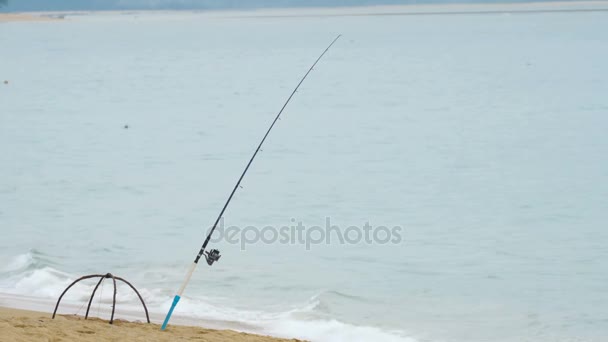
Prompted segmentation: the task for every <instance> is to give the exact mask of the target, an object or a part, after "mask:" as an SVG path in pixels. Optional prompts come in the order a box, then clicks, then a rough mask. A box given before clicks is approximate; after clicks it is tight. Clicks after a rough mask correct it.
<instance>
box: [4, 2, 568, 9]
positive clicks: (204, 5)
mask: <svg viewBox="0 0 608 342" xmlns="http://www.w3.org/2000/svg"><path fill="white" fill-rule="evenodd" d="M535 1H548V0H535ZM573 1H576V0H573ZM467 2H478V3H488V2H529V1H528V0H479V1H476V0H470V1H467V0H0V6H2V7H0V10H2V11H52V10H57V11H65V10H96V9H97V10H111V9H219V8H263V7H311V6H362V5H388V4H416V3H417V4H423V3H467ZM3 4H4V5H3Z"/></svg>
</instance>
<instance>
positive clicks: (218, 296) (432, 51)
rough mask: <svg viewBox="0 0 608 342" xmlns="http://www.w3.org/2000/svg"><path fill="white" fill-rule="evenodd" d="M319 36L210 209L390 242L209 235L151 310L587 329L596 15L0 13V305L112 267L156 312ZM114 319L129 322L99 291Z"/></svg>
mask: <svg viewBox="0 0 608 342" xmlns="http://www.w3.org/2000/svg"><path fill="white" fill-rule="evenodd" d="M337 34H343V36H342V37H341V38H340V40H338V41H337V42H336V44H335V45H334V46H333V47H332V49H331V50H329V52H328V53H327V55H326V56H325V57H324V59H323V60H321V62H320V63H319V65H318V66H317V67H316V68H315V70H313V71H312V73H311V74H310V75H309V78H308V79H307V80H306V81H305V82H304V84H303V85H302V87H301V88H300V90H299V91H298V92H297V93H296V94H295V96H294V98H293V99H292V101H291V103H290V104H289V106H288V107H287V108H286V110H285V112H284V114H283V116H282V119H281V120H280V121H278V122H277V125H276V126H275V128H274V130H273V131H272V132H271V134H270V136H269V137H268V139H267V140H266V143H265V144H264V146H263V148H262V151H261V152H260V154H259V155H258V156H257V159H256V160H255V161H254V163H253V165H252V166H251V169H250V171H249V173H248V174H247V175H246V176H245V178H244V180H243V183H242V188H239V189H238V191H237V192H236V194H235V197H234V199H233V201H232V203H231V204H230V206H229V207H228V209H227V211H226V213H225V215H224V221H223V224H224V225H225V226H226V227H227V226H235V227H238V228H239V229H244V228H245V227H256V228H257V229H261V228H263V227H266V226H272V227H275V228H277V229H278V228H279V227H282V226H288V227H292V226H294V225H295V224H297V223H299V222H301V223H302V224H303V225H304V226H306V227H307V228H306V229H312V228H311V227H312V226H315V225H317V226H320V227H325V224H326V220H328V219H329V220H330V221H331V224H332V225H335V226H337V227H338V229H339V230H340V231H342V232H344V231H345V230H346V229H347V228H348V227H350V226H354V227H358V229H363V227H364V225H365V224H366V223H369V224H370V226H372V227H375V228H378V227H380V226H385V227H388V228H391V229H392V228H394V227H399V229H400V230H399V233H400V234H399V236H400V239H396V241H391V242H388V243H382V242H383V241H384V242H385V240H382V239H381V238H380V239H376V240H375V241H373V242H372V243H369V242H365V241H361V242H360V243H356V242H353V243H348V242H345V243H343V244H342V243H339V241H338V240H332V241H331V242H330V243H326V242H321V243H314V244H311V245H310V246H308V248H307V247H306V245H305V244H302V243H298V242H297V241H295V242H294V243H292V241H290V242H289V243H280V242H274V243H265V242H263V241H258V242H257V243H250V244H247V245H245V246H241V244H239V243H230V242H228V241H226V240H225V239H222V240H221V241H216V240H214V241H212V242H211V243H210V245H209V247H210V248H217V249H219V250H221V252H222V257H221V259H220V260H219V261H218V262H216V263H215V264H214V265H213V266H212V267H209V266H207V265H206V263H204V261H203V262H201V263H200V266H199V267H198V269H197V270H196V272H195V275H194V277H193V278H192V280H191V282H190V284H189V285H188V287H187V288H186V291H185V293H184V298H183V300H182V302H180V304H179V305H178V307H177V309H176V312H175V315H176V318H175V319H176V320H178V319H180V317H181V318H182V319H190V320H191V321H194V322H198V323H200V324H205V325H206V324H207V323H209V322H214V324H211V325H214V326H224V327H231V328H234V329H239V330H243V331H253V332H257V333H264V334H271V335H275V336H285V337H296V338H302V339H309V340H312V341H351V342H352V341H409V342H423V341H428V342H452V341H454V342H456V341H461V342H485V341H499V342H522V341H534V342H545V341H546V342H549V341H550V342H561V341H564V342H565V341H577V342H578V341H585V342H591V341H593V342H596V341H597V342H600V341H606V340H608V229H607V228H606V227H607V226H606V223H607V222H608V157H607V156H608V135H607V134H608V63H607V61H608V12H580V13H527V14H508V13H488V14H461V15H448V14H445V15H428V16H427V15H416V16H354V17H340V16H332V17H317V16H308V17H273V18H269V17H258V18H251V17H246V16H244V17H241V16H231V15H225V16H223V15H215V16H206V15H204V13H188V12H173V13H172V12H167V13H163V12H159V13H138V12H128V13H126V12H125V13H110V14H108V13H105V14H99V13H80V14H68V15H67V16H66V18H65V19H64V20H61V21H53V22H13V23H0V293H2V296H0V298H2V299H1V300H0V305H7V304H6V303H8V302H9V300H8V299H7V298H9V299H10V298H14V299H15V298H29V299H30V300H33V301H38V302H40V303H46V304H44V305H45V309H46V310H47V311H48V310H52V309H53V305H54V301H55V300H56V299H57V297H58V296H59V294H60V293H61V291H62V290H63V289H64V288H65V287H66V286H67V285H68V284H69V283H70V282H71V281H73V280H74V279H76V278H77V277H79V276H82V275H86V274H93V273H102V274H105V273H107V272H111V273H113V274H115V275H118V276H121V277H123V278H125V279H127V280H129V281H131V282H132V283H133V284H134V285H135V286H136V287H137V288H138V289H139V290H140V291H141V292H142V295H143V296H144V298H145V300H146V302H147V304H148V306H149V308H150V311H151V312H152V313H153V317H154V320H155V321H156V322H158V321H159V320H160V319H162V318H163V317H164V313H165V312H166V311H167V310H168V308H169V306H170V304H171V301H172V298H173V295H174V294H175V291H176V290H177V289H178V287H179V286H180V284H181V282H182V281H183V278H184V276H185V272H186V270H187V268H188V266H189V265H190V263H191V262H192V261H193V259H194V257H195V256H196V254H197V252H198V250H199V248H200V246H201V244H202V242H203V240H204V238H205V235H206V232H207V230H208V228H209V227H210V226H211V225H212V224H213V221H214V220H215V218H216V217H217V215H218V213H219V211H220V209H221V207H222V206H223V204H224V202H225V200H226V199H227V197H228V195H229V193H230V190H232V187H233V186H234V184H235V182H236V180H237V179H238V177H239V176H240V174H241V172H242V170H243V168H244V167H245V165H246V163H247V161H248V160H249V158H250V156H251V154H252V153H253V151H254V150H255V147H256V144H257V143H258V142H259V140H260V138H261V137H262V135H263V134H264V133H265V130H266V129H267V127H268V125H269V124H270V123H271V121H272V120H273V118H274V116H275V115H276V113H277V112H278V110H279V109H280V108H281V106H282V105H283V103H284V101H285V100H286V98H287V97H288V96H289V94H290V93H291V91H292V90H293V88H294V87H295V85H296V84H297V82H298V81H299V80H300V78H301V77H302V76H303V75H304V73H305V72H306V70H307V69H308V67H309V66H310V65H311V64H312V62H313V61H314V60H315V59H316V58H317V57H318V55H319V54H320V53H321V52H322V51H323V49H325V47H326V46H327V45H328V44H329V43H330V42H331V40H332V39H333V38H334V37H335V36H336V35H337ZM4 80H7V81H8V84H3V81H4ZM251 229H253V228H251ZM356 229H357V228H353V229H351V231H355V230H356ZM252 231H253V230H252ZM306 231H307V230H306ZM317 232H318V230H317ZM355 235H356V233H355ZM393 237H395V236H393ZM378 240H382V241H378ZM94 284H95V282H94V281H93V282H90V283H85V284H83V285H82V286H77V287H75V288H74V289H73V290H70V292H68V295H67V296H66V298H65V301H66V306H62V307H60V313H66V314H70V313H76V312H79V313H80V314H82V313H83V311H82V309H83V308H82V304H83V303H86V301H87V300H88V296H89V295H90V293H91V290H92V288H93V286H94ZM99 292H101V300H98V299H97V297H96V299H95V301H94V302H93V306H92V309H91V312H92V315H93V316H96V315H99V316H101V317H103V318H106V319H107V318H108V316H107V313H105V311H104V310H107V309H108V308H109V305H110V294H111V285H110V283H104V286H103V288H101V289H100V291H99ZM99 292H98V293H99ZM79 308H80V309H79ZM127 311H129V312H130V313H131V315H133V316H139V318H140V319H143V312H142V311H141V309H140V307H139V304H138V302H137V301H136V297H135V295H134V294H133V293H132V292H130V290H129V289H128V288H124V287H120V288H119V289H118V304H117V316H118V317H121V315H123V314H124V313H123V312H127ZM205 322H206V323H205Z"/></svg>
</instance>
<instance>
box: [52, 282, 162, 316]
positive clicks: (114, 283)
mask: <svg viewBox="0 0 608 342" xmlns="http://www.w3.org/2000/svg"><path fill="white" fill-rule="evenodd" d="M91 278H101V279H99V282H97V285H95V288H94V289H93V293H92V294H91V298H90V299H89V305H88V306H87V313H86V314H85V316H84V319H87V318H89V310H90V309H91V303H93V297H95V292H97V288H99V285H101V283H102V282H103V281H104V279H110V278H111V279H112V283H113V285H114V294H113V297H112V316H111V317H110V324H113V323H114V312H115V310H116V281H117V280H119V281H122V282H123V283H125V284H127V285H129V287H130V288H131V289H132V290H133V291H134V292H135V294H137V297H139V300H140V301H141V304H142V305H143V307H144V310H145V311H146V320H147V321H148V323H150V315H149V314H148V308H147V307H146V303H144V299H143V298H142V297H141V295H140V294H139V292H137V289H135V287H134V286H133V285H131V283H129V282H128V281H126V280H125V279H123V278H121V277H115V276H114V275H112V273H108V274H91V275H87V276H84V277H80V278H78V279H76V280H74V282H73V283H71V284H70V286H68V287H67V288H66V289H65V290H63V293H61V296H59V299H58V300H57V304H56V305H55V310H54V311H53V319H55V315H56V314H57V309H58V308H59V303H60V302H61V299H62V298H63V296H64V295H65V294H66V293H67V292H68V290H69V289H70V288H71V287H72V286H74V285H76V283H78V282H80V281H82V280H86V279H91Z"/></svg>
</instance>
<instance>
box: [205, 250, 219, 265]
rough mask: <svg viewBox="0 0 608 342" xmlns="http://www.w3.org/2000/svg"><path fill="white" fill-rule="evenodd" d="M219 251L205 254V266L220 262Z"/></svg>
mask: <svg viewBox="0 0 608 342" xmlns="http://www.w3.org/2000/svg"><path fill="white" fill-rule="evenodd" d="M220 257H221V255H220V251H219V250H217V249H212V250H210V251H209V252H205V259H207V264H208V265H209V266H211V265H213V263H214V262H216V261H218V260H220Z"/></svg>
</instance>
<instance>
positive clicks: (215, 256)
mask: <svg viewBox="0 0 608 342" xmlns="http://www.w3.org/2000/svg"><path fill="white" fill-rule="evenodd" d="M340 36H341V35H338V36H337V37H336V38H335V39H334V40H333V41H332V42H331V44H329V46H328V47H327V48H326V49H325V50H324V51H323V53H321V55H320V56H319V58H317V60H316V61H315V62H314V63H313V64H312V66H311V67H310V69H308V71H307V72H306V74H305V75H304V77H302V79H301V80H300V82H299V83H298V85H297V86H296V87H295V89H294V90H293V92H292V93H291V95H289V98H287V101H285V104H284V105H283V107H282V108H281V110H280V111H279V113H278V114H277V116H276V117H275V118H274V121H272V124H271V125H270V127H269V128H268V131H266V134H264V137H263V138H262V141H260V144H259V145H258V147H257V148H256V150H255V152H253V156H251V159H249V163H247V166H246V167H245V170H244V171H243V173H242V174H241V177H239V180H238V181H237V182H236V185H235V186H234V189H232V192H231V193H230V196H229V197H228V200H227V201H226V203H225V204H224V207H223V208H222V210H221V211H220V214H219V215H218V217H217V219H216V220H215V223H214V224H213V227H212V228H211V231H210V232H209V234H208V235H207V238H206V239H205V242H204V243H203V246H202V247H201V249H200V251H199V252H198V254H197V255H196V258H195V259H194V262H193V263H192V265H190V268H189V269H188V273H187V274H186V279H184V282H183V283H182V285H181V287H180V288H179V290H178V291H177V294H176V295H175V297H174V298H173V304H171V308H170V309H169V312H168V313H167V316H166V317H165V321H164V322H163V325H162V327H161V329H162V330H165V329H166V328H167V324H168V323H169V319H170V318H171V315H172V314H173V310H174V309H175V306H177V303H178V302H179V300H180V298H181V296H182V294H183V292H184V289H186V286H187V285H188V282H189V281H190V278H192V273H194V269H195V268H196V266H197V265H198V261H199V260H200V258H201V257H202V256H203V255H204V256H205V259H206V260H207V264H209V266H211V265H213V263H214V262H216V261H218V260H219V259H220V257H221V255H220V251H218V250H217V249H212V250H210V251H209V252H205V248H207V244H208V243H209V240H210V239H211V235H213V232H214V231H215V228H216V227H217V225H218V223H219V222H220V219H221V218H222V215H224V211H226V208H227V207H228V204H230V201H231V200H232V197H233V196H234V193H235V192H236V190H237V189H238V188H239V186H240V185H241V181H242V180H243V177H245V174H246V173H247V170H249V167H250V166H251V163H252V162H253V159H255V156H256V155H257V154H258V152H259V151H260V148H261V147H262V145H263V144H264V141H266V138H267V137H268V134H269V133H270V131H271V130H272V128H273V127H274V124H275V123H276V122H277V120H279V118H280V117H281V114H282V113H283V110H285V107H287V104H288V103H289V101H291V98H292V97H293V96H294V95H295V93H296V92H297V91H298V88H300V85H301V84H302V83H303V82H304V80H305V79H306V77H307V76H308V74H310V72H311V71H312V70H313V69H314V67H315V65H317V63H318V62H319V61H320V60H321V58H323V56H324V55H325V53H326V52H327V51H328V50H329V49H330V48H331V47H332V45H334V43H335V42H336V41H337V40H338V38H340Z"/></svg>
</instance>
